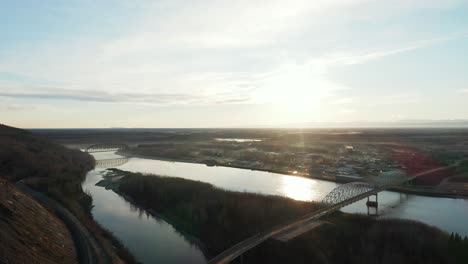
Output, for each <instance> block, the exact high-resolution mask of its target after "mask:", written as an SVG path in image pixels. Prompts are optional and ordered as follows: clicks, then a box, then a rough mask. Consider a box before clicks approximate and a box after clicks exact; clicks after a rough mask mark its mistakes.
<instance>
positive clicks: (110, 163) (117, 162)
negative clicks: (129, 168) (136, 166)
mask: <svg viewBox="0 0 468 264" xmlns="http://www.w3.org/2000/svg"><path fill="white" fill-rule="evenodd" d="M127 162H128V158H117V159H103V160H96V168H110V167H118V166H122V165H124V164H125V163H127Z"/></svg>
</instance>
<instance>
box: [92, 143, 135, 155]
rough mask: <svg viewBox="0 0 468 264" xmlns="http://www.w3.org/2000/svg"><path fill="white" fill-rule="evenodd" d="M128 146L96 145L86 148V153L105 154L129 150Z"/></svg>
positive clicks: (120, 144)
mask: <svg viewBox="0 0 468 264" xmlns="http://www.w3.org/2000/svg"><path fill="white" fill-rule="evenodd" d="M127 148H128V145H127V144H124V143H102V144H94V145H91V146H88V147H86V149H85V152H88V153H94V152H105V151H113V150H121V149H127Z"/></svg>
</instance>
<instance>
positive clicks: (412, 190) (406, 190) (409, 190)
mask: <svg viewBox="0 0 468 264" xmlns="http://www.w3.org/2000/svg"><path fill="white" fill-rule="evenodd" d="M115 154H117V155H121V156H124V157H126V158H132V157H134V158H142V159H150V160H160V161H169V162H182V163H192V164H200V165H202V164H203V165H206V166H208V164H206V163H204V162H201V161H196V160H189V159H177V158H167V157H156V156H146V155H141V154H133V153H128V152H125V151H121V150H119V151H117V152H115ZM213 167H227V168H235V169H244V170H251V171H263V172H269V173H273V174H279V175H286V176H293V177H301V178H305V179H312V180H321V181H327V182H333V183H341V184H345V183H350V182H354V181H353V180H352V179H349V180H348V179H345V178H344V177H343V178H342V179H337V178H335V179H332V178H325V177H317V176H310V175H309V176H305V175H301V174H289V173H287V172H282V171H275V170H269V169H259V168H250V167H243V166H235V165H229V164H222V163H217V164H215V165H213ZM387 190H388V191H392V192H397V193H404V194H414V195H419V196H425V197H438V198H451V199H468V195H463V194H454V193H451V192H441V191H437V190H427V189H426V190H421V189H420V188H408V187H392V188H389V189H387Z"/></svg>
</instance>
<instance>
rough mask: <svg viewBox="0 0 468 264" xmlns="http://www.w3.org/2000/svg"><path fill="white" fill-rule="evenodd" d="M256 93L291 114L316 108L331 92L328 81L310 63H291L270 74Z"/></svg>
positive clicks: (266, 101)
mask: <svg viewBox="0 0 468 264" xmlns="http://www.w3.org/2000/svg"><path fill="white" fill-rule="evenodd" d="M260 85H261V88H260V89H258V91H257V93H256V94H255V95H254V97H255V99H256V100H257V101H260V102H264V103H270V104H273V105H274V106H275V107H277V108H278V110H279V111H282V112H285V113H288V114H290V115H300V114H308V113H310V112H312V111H317V110H318V109H320V106H321V105H322V104H323V101H324V99H325V98H326V97H327V96H328V94H329V89H328V86H329V85H328V83H327V82H326V81H324V79H323V77H322V76H320V75H317V74H314V73H313V71H312V70H311V69H310V67H309V66H307V65H305V66H297V65H290V66H285V67H283V68H282V69H281V70H280V71H278V72H275V73H273V74H272V75H270V76H268V77H267V78H265V80H263V82H262V83H260Z"/></svg>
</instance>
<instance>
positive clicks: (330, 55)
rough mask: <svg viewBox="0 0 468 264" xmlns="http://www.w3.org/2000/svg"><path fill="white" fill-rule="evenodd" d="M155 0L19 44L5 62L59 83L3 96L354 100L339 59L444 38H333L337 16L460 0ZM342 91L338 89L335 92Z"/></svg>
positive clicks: (3, 89)
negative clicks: (117, 25) (122, 14)
mask: <svg viewBox="0 0 468 264" xmlns="http://www.w3.org/2000/svg"><path fill="white" fill-rule="evenodd" d="M150 2H151V1H150ZM150 2H149V3H145V2H143V4H141V3H139V4H136V6H133V5H132V6H131V7H129V8H132V10H133V8H136V9H140V8H141V9H144V12H143V14H142V16H141V18H140V19H139V20H138V21H126V22H128V25H125V28H124V29H122V33H121V34H119V35H117V36H112V37H108V38H99V37H92V38H91V37H87V36H75V37H70V38H65V40H63V41H62V42H60V41H59V42H54V43H43V44H40V45H39V44H38V45H37V46H28V45H26V46H24V47H23V49H22V48H21V47H18V48H17V49H16V50H14V51H11V52H10V54H11V55H10V56H9V57H6V58H4V59H2V62H0V71H9V72H15V73H18V74H23V75H28V76H32V77H34V78H41V79H46V80H50V81H54V82H56V83H57V85H55V86H54V88H51V87H50V86H42V85H35V84H30V83H23V82H18V83H9V84H8V85H6V84H5V83H3V84H2V85H1V86H0V95H3V96H9V97H16V98H19V97H22V98H33V97H35V98H49V99H50V98H56V99H74V100H91V101H98V102H133V103H150V102H153V103H157V104H191V103H196V104H210V103H237V102H243V103H244V102H250V103H264V102H271V101H273V102H276V101H279V100H284V99H285V98H287V96H290V94H297V95H300V96H301V97H302V98H301V99H303V100H311V101H313V102H315V103H319V102H320V101H322V100H324V99H327V100H328V99H330V101H332V102H334V103H350V102H346V100H350V99H349V98H348V99H345V98H343V96H341V95H339V94H337V91H341V90H344V89H347V87H344V86H343V85H341V84H337V83H335V82H334V81H333V80H330V79H328V77H327V73H328V72H330V71H331V70H332V68H333V67H335V66H340V65H353V64H358V63H365V62H367V61H369V60H374V59H379V58H382V57H385V56H391V55H394V54H397V53H401V52H408V51H411V50H414V49H417V48H421V47H425V46H427V45H431V44H433V43H436V42H437V41H442V39H429V40H423V41H419V42H410V44H406V43H408V42H407V41H405V40H399V41H395V42H396V43H397V45H398V47H396V48H388V46H387V45H382V46H376V47H374V46H372V47H360V48H359V49H356V48H354V49H351V48H347V47H346V46H345V47H344V48H343V47H339V45H338V47H337V45H328V43H329V42H331V43H333V42H336V41H339V40H340V36H341V34H342V33H343V32H344V31H345V30H346V29H342V28H341V24H339V22H337V21H343V22H348V21H353V20H355V19H361V17H360V16H358V17H359V18H356V17H357V16H356V15H355V13H358V14H360V13H365V14H366V15H367V16H368V17H367V19H377V18H378V19H380V17H381V16H384V15H386V13H391V12H388V10H389V9H392V8H397V9H399V10H402V9H405V10H409V9H414V8H419V7H421V6H428V5H429V6H432V7H433V8H448V7H451V6H453V5H455V4H457V2H456V1H447V2H445V1H444V4H441V3H440V1H397V2H392V3H384V2H378V3H375V2H372V1H325V0H324V1H306V0H293V1H288V2H287V3H285V2H284V1H280V0H276V1H223V2H221V1H209V2H199V3H197V4H193V3H187V2H186V1H181V2H178V1H162V2H159V3H157V4H154V3H150ZM117 3H119V2H116V4H117ZM121 4H123V5H128V2H127V1H123V2H122V3H121ZM140 5H141V6H140ZM370 11H372V12H370ZM338 18H339V19H338ZM123 19H124V18H123ZM336 23H338V24H336ZM334 96H335V97H337V98H335V100H334V101H333V100H331V99H333V98H332V97H334ZM340 98H341V99H340ZM340 100H341V101H340Z"/></svg>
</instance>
